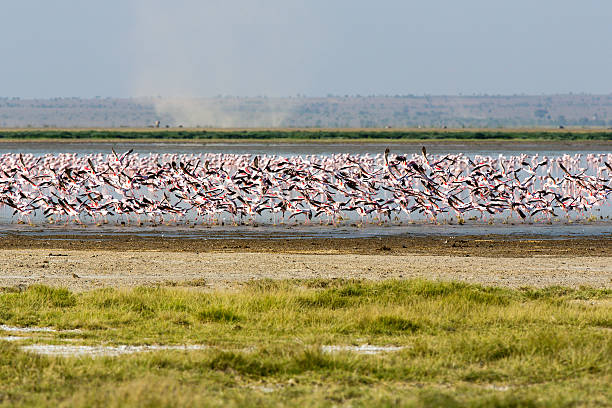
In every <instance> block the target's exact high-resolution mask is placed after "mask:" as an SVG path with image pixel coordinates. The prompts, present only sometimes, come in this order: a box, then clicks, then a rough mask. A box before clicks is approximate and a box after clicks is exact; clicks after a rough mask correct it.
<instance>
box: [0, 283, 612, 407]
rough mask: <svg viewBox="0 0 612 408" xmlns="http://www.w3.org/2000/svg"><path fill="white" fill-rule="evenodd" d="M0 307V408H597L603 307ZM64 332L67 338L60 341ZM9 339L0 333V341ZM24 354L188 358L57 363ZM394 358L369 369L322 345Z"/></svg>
mask: <svg viewBox="0 0 612 408" xmlns="http://www.w3.org/2000/svg"><path fill="white" fill-rule="evenodd" d="M202 285H205V282H202V281H192V282H186V283H185V282H184V283H177V282H167V284H165V285H163V286H159V287H143V288H137V289H134V290H117V289H104V290H97V291H90V292H84V293H79V294H73V293H71V292H69V291H67V290H65V289H52V288H49V287H45V286H33V287H29V288H28V289H27V290H25V291H21V292H20V291H18V290H17V289H12V288H5V289H3V291H2V292H1V293H0V324H6V325H10V326H38V327H53V328H56V329H57V330H58V331H56V332H37V333H20V334H18V335H19V336H23V338H22V339H15V338H14V337H12V338H11V339H10V340H11V341H6V339H5V340H0V406H11V405H19V406H50V405H54V406H70V407H74V406H100V407H108V406H261V405H281V406H330V405H344V406H349V405H350V406H374V405H376V406H398V405H399V406H424V407H435V406H449V407H462V406H478V407H519V406H527V407H531V406H533V407H539V406H549V407H564V406H567V407H570V406H571V407H574V406H591V407H592V406H611V405H612V388H611V387H610V383H612V291H610V290H594V289H587V288H582V289H568V288H550V289H541V290H536V289H522V290H510V289H499V288H485V287H481V286H475V285H468V284H463V283H452V282H446V283H441V282H432V281H424V280H410V281H386V282H379V283H373V282H364V281H343V280H307V281H253V282H251V283H248V284H245V285H244V286H243V287H241V288H240V289H237V290H231V291H229V290H228V291H211V290H207V289H203V288H202ZM71 329H78V330H76V331H70V330H71ZM9 335H12V336H17V335H15V334H14V333H12V332H11V333H8V332H5V333H4V334H3V333H2V331H1V330H0V336H5V337H6V336H9ZM33 344H56V345H57V344H63V345H70V346H74V345H90V346H91V345H142V344H160V345H161V344H163V345H172V344H174V345H177V344H181V345H182V344H191V345H193V344H202V345H206V346H207V347H206V348H205V349H203V350H195V351H168V350H166V351H154V352H145V353H135V354H131V355H122V356H115V357H63V356H47V355H38V354H33V353H30V352H26V351H24V350H23V347H24V346H28V345H33ZM364 344H370V345H379V346H398V347H402V348H401V349H399V350H396V351H389V352H381V353H379V354H374V355H364V354H359V353H357V352H355V351H350V350H348V351H342V350H340V351H337V352H330V351H329V350H325V349H324V348H322V346H326V345H336V346H343V345H356V346H360V345H364Z"/></svg>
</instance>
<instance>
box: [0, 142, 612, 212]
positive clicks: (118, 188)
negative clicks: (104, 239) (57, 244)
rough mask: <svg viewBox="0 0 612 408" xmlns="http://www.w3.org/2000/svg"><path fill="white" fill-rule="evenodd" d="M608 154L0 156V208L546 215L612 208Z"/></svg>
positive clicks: (24, 209)
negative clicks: (558, 155)
mask: <svg viewBox="0 0 612 408" xmlns="http://www.w3.org/2000/svg"><path fill="white" fill-rule="evenodd" d="M611 163H612V154H589V155H586V156H582V155H580V154H576V155H564V156H561V157H554V158H553V157H545V156H542V157H540V156H538V155H533V156H528V155H518V156H509V157H505V156H502V155H499V157H491V156H476V157H473V158H470V157H467V156H465V155H462V154H447V155H444V156H438V155H428V154H427V152H426V150H425V148H423V149H422V153H421V154H412V155H409V156H408V155H397V154H392V153H390V152H389V149H387V150H386V151H385V152H384V153H380V154H376V155H369V154H364V155H351V154H337V155H332V156H292V157H282V156H276V155H270V156H253V155H248V154H236V155H234V154H198V155H177V154H148V155H139V154H136V153H133V152H132V151H129V152H126V153H123V154H117V153H116V152H115V151H114V150H112V152H111V153H110V154H107V155H103V154H91V155H81V156H79V155H77V154H72V153H66V154H56V155H53V154H47V155H44V156H33V155H31V154H13V153H7V154H3V155H1V156H0V208H3V209H5V213H6V209H8V210H9V211H10V212H11V214H12V217H13V218H12V219H17V220H19V222H30V223H32V222H33V221H32V220H33V219H35V218H36V217H40V216H41V215H42V216H44V217H45V218H44V219H46V220H48V221H49V222H58V221H66V222H68V221H75V222H80V223H83V222H84V223H87V222H94V223H100V222H108V218H109V217H116V218H117V219H118V220H119V221H122V222H126V221H127V222H142V221H143V219H144V220H145V221H151V222H155V223H158V222H162V221H166V222H169V221H173V220H174V221H179V220H181V219H188V220H191V221H192V222H196V223H197V222H198V221H200V222H205V223H216V222H219V221H220V220H221V219H223V220H225V219H226V217H227V222H236V223H238V222H244V221H245V220H246V221H248V220H255V219H257V217H260V218H261V217H264V216H268V215H269V217H270V220H271V221H272V222H274V223H276V222H285V221H287V222H288V221H289V220H291V219H293V220H294V221H295V220H306V222H308V220H311V219H318V220H321V222H323V221H325V222H329V223H336V222H339V221H340V220H343V219H351V217H352V219H355V220H361V222H370V221H371V222H382V221H384V220H392V219H395V220H398V219H406V218H408V219H411V217H415V218H419V217H420V218H421V219H424V218H425V219H429V220H432V221H436V220H438V219H439V218H445V219H449V218H450V219H452V217H453V216H454V217H456V219H457V220H458V221H460V220H463V219H464V218H467V217H470V218H473V217H476V218H481V219H486V218H487V217H489V218H492V217H495V216H499V215H501V216H502V217H503V216H505V217H508V218H516V219H517V220H520V219H528V220H536V221H537V220H540V219H550V218H552V217H558V216H568V217H569V216H570V215H571V214H576V215H578V216H579V215H584V216H586V214H589V213H590V211H591V210H593V209H596V208H597V207H601V206H603V205H607V206H609V205H610V202H609V198H610V195H611V193H612V184H611V178H612V165H611Z"/></svg>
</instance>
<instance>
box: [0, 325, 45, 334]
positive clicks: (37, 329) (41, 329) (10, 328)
mask: <svg viewBox="0 0 612 408" xmlns="http://www.w3.org/2000/svg"><path fill="white" fill-rule="evenodd" d="M0 330H4V331H7V332H56V331H57V330H55V329H54V328H52V327H16V326H7V325H5V324H0Z"/></svg>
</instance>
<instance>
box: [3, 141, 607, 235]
mask: <svg viewBox="0 0 612 408" xmlns="http://www.w3.org/2000/svg"><path fill="white" fill-rule="evenodd" d="M421 146H426V147H427V151H428V153H431V154H435V155H438V154H447V153H450V154H457V153H463V154H464V155H466V156H469V157H474V156H479V155H480V156H499V155H500V154H501V155H504V156H512V155H521V154H527V155H536V154H537V155H538V156H540V157H542V156H547V157H549V158H550V157H560V156H563V155H565V154H571V155H574V154H581V155H584V156H586V155H587V154H590V153H593V154H602V153H604V154H612V143H608V142H531V141H526V142H522V141H509V142H490V141H486V142H482V143H474V142H469V143H468V142H436V141H423V142H418V143H397V142H391V143H386V142H385V143H380V142H367V143H359V142H342V143H336V142H291V143H278V142H270V143H268V142H235V143H233V142H232V143H227V142H215V141H210V142H172V141H171V142H166V141H146V142H142V141H141V142H105V141H95V142H84V141H27V142H2V143H0V154H3V153H23V154H28V153H29V154H33V155H35V156H40V155H45V154H58V153H77V154H79V155H84V154H91V153H105V154H108V153H110V152H111V149H115V150H116V151H117V152H118V153H121V152H125V151H128V150H130V149H134V152H135V153H139V154H149V153H154V154H164V153H168V154H202V153H218V154H253V155H282V156H307V155H323V156H328V155H333V154H338V153H351V154H370V155H375V154H378V153H381V152H383V151H384V150H385V148H387V147H389V148H390V149H391V151H392V152H393V153H397V154H413V153H419V152H420V150H421ZM611 208H612V207H611V206H610V203H608V204H607V205H606V206H604V207H601V208H599V209H597V212H596V213H594V216H595V217H594V218H593V217H592V218H591V219H590V221H591V222H586V221H585V220H573V221H572V222H571V223H570V222H568V220H567V219H564V218H561V217H559V218H558V219H555V220H551V221H550V222H549V221H547V220H543V221H541V222H535V223H531V222H524V221H522V220H520V219H506V220H503V219H500V220H495V221H494V222H493V224H492V225H491V224H489V223H487V222H478V221H473V222H466V223H465V224H464V225H458V224H457V223H456V220H452V219H450V220H449V219H446V220H441V222H440V223H439V224H433V223H429V222H424V221H423V220H422V219H415V220H408V221H406V220H404V221H403V222H401V223H399V222H394V221H389V222H387V223H385V224H384V225H378V224H376V223H368V224H364V225H360V224H359V222H358V220H356V219H350V220H346V221H345V222H342V223H340V225H325V224H324V223H323V224H322V223H319V222H318V221H317V222H315V221H314V220H313V221H312V222H311V223H310V224H309V225H303V224H300V223H297V224H296V223H285V224H280V225H273V224H275V222H274V220H271V219H270V220H268V219H257V220H255V221H251V222H247V223H246V225H235V224H234V223H233V222H231V220H229V219H223V217H221V218H220V219H218V220H217V222H216V225H205V224H202V223H198V224H197V225H194V224H193V220H191V223H179V224H175V223H172V222H167V223H161V224H155V225H152V224H151V223H143V224H142V225H139V224H138V223H137V222H126V223H125V224H122V223H121V222H117V220H114V221H111V222H109V223H108V224H102V225H95V224H91V223H90V224H89V225H86V226H82V225H78V224H74V223H70V224H66V223H58V224H47V223H45V222H42V223H39V222H37V223H36V224H37V225H33V226H31V225H27V224H17V223H16V220H15V219H13V218H12V216H11V211H7V210H6V209H5V210H3V211H2V213H3V214H0V218H1V219H0V234H9V233H21V234H33V235H61V234H66V233H70V234H137V235H142V236H168V237H184V238H204V239H215V238H241V237H244V238H258V237H260V238H263V237H268V238H277V239H287V238H300V237H304V238H311V237H346V238H349V237H350V238H356V237H372V236H381V235H398V234H409V235H422V236H428V235H440V236H444V235H455V236H460V235H474V234H500V235H541V236H545V237H551V238H554V237H556V236H564V237H567V236H587V235H595V236H596V235H609V234H612V221H610V218H612V217H611V214H612V210H611ZM453 221H455V222H454V223H453ZM220 224H223V225H220Z"/></svg>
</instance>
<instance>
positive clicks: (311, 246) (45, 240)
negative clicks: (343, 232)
mask: <svg viewBox="0 0 612 408" xmlns="http://www.w3.org/2000/svg"><path fill="white" fill-rule="evenodd" d="M2 249H67V250H96V251H167V252H223V253H232V252H241V253H243V252H246V253H281V254H282V253H303V254H330V253H334V254H361V255H434V256H442V255H445V256H483V257H496V258H497V257H532V256H539V255H545V256H587V257H612V236H588V237H554V238H551V237H542V236H537V235H536V236H529V235H525V236H505V235H474V236H460V237H453V236H429V237H422V236H421V237H415V236H405V235H395V236H382V237H367V238H299V239H286V238H283V239H278V238H275V237H274V236H273V235H270V236H268V237H266V236H265V235H264V236H260V237H257V238H248V237H244V238H218V239H217V238H215V239H207V238H189V239H184V238H177V237H143V236H139V235H125V234H121V235H113V234H91V235H85V234H79V235H71V234H56V235H55V234H54V235H36V236H31V235H21V234H7V235H4V236H0V250H2Z"/></svg>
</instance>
